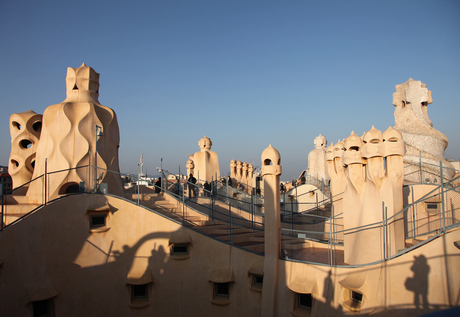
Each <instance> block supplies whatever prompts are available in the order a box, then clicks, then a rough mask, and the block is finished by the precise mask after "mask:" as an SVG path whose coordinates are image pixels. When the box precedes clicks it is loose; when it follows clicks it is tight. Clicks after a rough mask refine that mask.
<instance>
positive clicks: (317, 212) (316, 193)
mask: <svg viewBox="0 0 460 317" xmlns="http://www.w3.org/2000/svg"><path fill="white" fill-rule="evenodd" d="M315 195H316V215H317V216H318V215H319V211H318V190H316V191H315Z"/></svg>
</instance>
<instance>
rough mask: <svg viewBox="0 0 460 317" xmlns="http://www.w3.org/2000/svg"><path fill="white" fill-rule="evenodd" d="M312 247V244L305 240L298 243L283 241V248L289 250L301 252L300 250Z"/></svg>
mask: <svg viewBox="0 0 460 317" xmlns="http://www.w3.org/2000/svg"><path fill="white" fill-rule="evenodd" d="M311 247H312V243H311V242H309V241H305V240H297V241H292V240H289V241H283V242H282V248H283V249H289V250H299V249H309V248H311Z"/></svg>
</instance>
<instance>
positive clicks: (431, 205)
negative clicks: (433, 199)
mask: <svg viewBox="0 0 460 317" xmlns="http://www.w3.org/2000/svg"><path fill="white" fill-rule="evenodd" d="M426 209H430V210H438V203H427V204H426Z"/></svg>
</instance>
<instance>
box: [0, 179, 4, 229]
mask: <svg viewBox="0 0 460 317" xmlns="http://www.w3.org/2000/svg"><path fill="white" fill-rule="evenodd" d="M3 186H5V182H4V180H3V178H2V219H1V221H0V222H1V224H0V225H1V230H3V219H4V218H3V212H4V207H3V205H5V198H4V195H3V192H4V191H5V190H4V187H3Z"/></svg>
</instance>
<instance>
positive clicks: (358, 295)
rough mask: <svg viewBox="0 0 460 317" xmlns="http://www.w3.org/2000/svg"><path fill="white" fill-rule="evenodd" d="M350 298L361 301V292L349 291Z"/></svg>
mask: <svg viewBox="0 0 460 317" xmlns="http://www.w3.org/2000/svg"><path fill="white" fill-rule="evenodd" d="M351 299H352V300H354V301H355V302H358V303H361V302H362V301H363V294H361V293H358V292H355V291H351Z"/></svg>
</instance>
